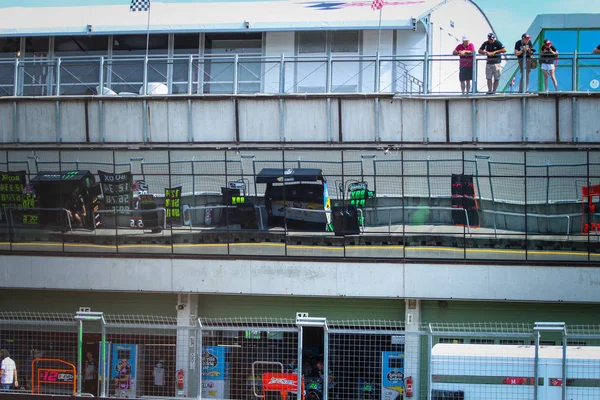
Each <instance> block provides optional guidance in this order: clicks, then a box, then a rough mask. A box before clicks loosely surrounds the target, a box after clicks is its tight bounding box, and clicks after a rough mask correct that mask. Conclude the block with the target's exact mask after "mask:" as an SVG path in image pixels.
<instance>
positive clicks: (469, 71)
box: [452, 36, 475, 94]
mask: <svg viewBox="0 0 600 400" xmlns="http://www.w3.org/2000/svg"><path fill="white" fill-rule="evenodd" d="M452 54H454V55H455V56H460V61H459V64H458V80H459V81H460V91H461V92H462V94H467V93H469V92H470V91H471V81H472V80H473V54H475V46H473V43H469V39H468V38H467V37H466V36H463V37H462V43H461V44H459V45H458V46H456V48H455V49H454V51H453V52H452Z"/></svg>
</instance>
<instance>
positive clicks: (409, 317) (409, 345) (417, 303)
mask: <svg viewBox="0 0 600 400" xmlns="http://www.w3.org/2000/svg"><path fill="white" fill-rule="evenodd" d="M405 301H406V307H405V308H404V310H405V311H404V313H405V318H404V320H405V322H406V329H405V332H406V337H405V340H404V379H405V380H404V382H405V384H406V378H407V377H409V376H411V377H412V380H413V384H412V387H413V396H412V398H413V399H418V398H419V382H420V376H419V365H420V362H421V353H422V349H423V348H426V346H423V345H422V343H427V340H426V336H422V335H419V334H417V332H419V331H420V325H421V300H416V299H406V300H405ZM423 379H427V377H426V376H423ZM405 390H406V387H405Z"/></svg>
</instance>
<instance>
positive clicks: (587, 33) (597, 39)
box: [578, 29, 600, 53]
mask: <svg viewBox="0 0 600 400" xmlns="http://www.w3.org/2000/svg"><path fill="white" fill-rule="evenodd" d="M599 44H600V30H598V29H590V30H581V31H579V49H578V50H579V52H581V53H591V52H592V51H593V50H594V49H595V48H596V47H598V45H599Z"/></svg>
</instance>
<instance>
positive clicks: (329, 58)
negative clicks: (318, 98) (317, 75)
mask: <svg viewBox="0 0 600 400" xmlns="http://www.w3.org/2000/svg"><path fill="white" fill-rule="evenodd" d="M332 75H333V58H332V56H331V52H329V53H328V54H327V75H326V77H325V79H326V82H325V85H326V88H325V92H327V93H331V86H332V82H333V79H332Z"/></svg>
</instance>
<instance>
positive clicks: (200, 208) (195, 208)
mask: <svg viewBox="0 0 600 400" xmlns="http://www.w3.org/2000/svg"><path fill="white" fill-rule="evenodd" d="M263 208H264V206H263V205H257V204H254V209H258V214H259V216H260V218H259V219H260V230H261V231H264V230H265V225H264V222H263V211H262V209H263ZM206 209H211V210H214V209H217V210H219V209H237V206H228V205H222V204H216V205H214V206H208V205H206V206H193V207H189V208H187V209H186V210H185V212H189V211H194V210H206ZM192 228H193V222H192V218H191V217H190V230H192Z"/></svg>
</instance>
